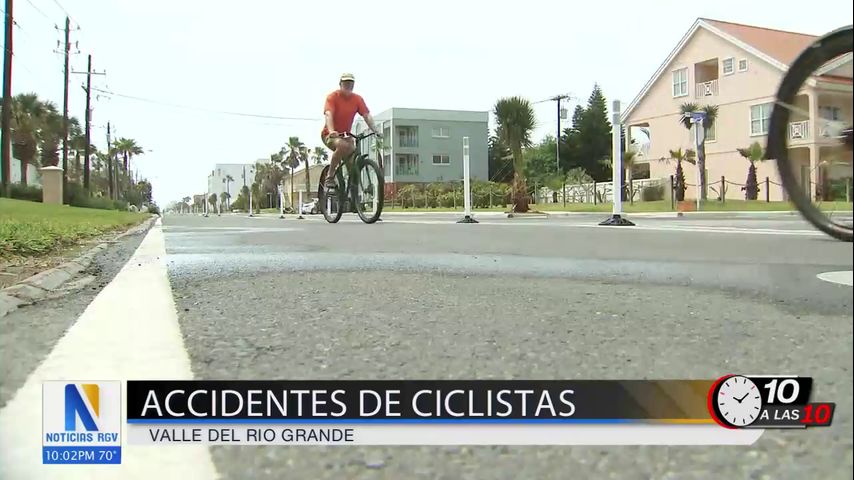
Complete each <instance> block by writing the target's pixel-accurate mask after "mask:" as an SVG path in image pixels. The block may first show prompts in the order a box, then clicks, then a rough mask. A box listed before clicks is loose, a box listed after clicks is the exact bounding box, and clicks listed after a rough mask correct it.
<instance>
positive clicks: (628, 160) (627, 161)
mask: <svg viewBox="0 0 854 480" xmlns="http://www.w3.org/2000/svg"><path fill="white" fill-rule="evenodd" d="M637 159H638V150H637V148H636V147H635V146H634V145H630V146H629V148H627V149H626V151H624V152H623V171H624V172H625V174H626V185H628V189H627V190H628V192H627V193H628V195H629V203H630V204H631V205H634V203H635V192H634V186H633V185H632V169H633V168H634V167H635V161H637Z"/></svg>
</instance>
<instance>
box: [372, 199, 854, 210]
mask: <svg viewBox="0 0 854 480" xmlns="http://www.w3.org/2000/svg"><path fill="white" fill-rule="evenodd" d="M820 207H821V209H822V210H826V211H851V203H846V202H824V203H822V204H821V205H820ZM612 208H613V207H612V206H611V203H610V202H609V203H599V204H596V205H594V204H592V203H567V204H566V206H564V204H563V203H544V204H539V205H531V206H530V209H531V211H540V212H610V211H611V210H612ZM383 211H384V212H462V211H463V209H462V208H457V209H453V208H400V207H395V208H384V209H383ZM474 211H476V212H506V211H508V207H492V208H476V209H474ZM623 211H624V212H626V213H645V212H672V211H675V210H674V209H672V208H671V206H670V201H664V200H659V201H655V202H635V203H634V205H632V204H630V203H628V202H624V203H623ZM700 211H706V212H743V211H756V212H794V211H796V209H795V206H794V205H793V204H791V203H789V202H764V201H761V200H758V201H747V200H727V201H726V203H721V202H718V201H707V202H704V203H702V204H701V205H700Z"/></svg>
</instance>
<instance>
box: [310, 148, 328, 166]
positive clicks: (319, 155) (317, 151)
mask: <svg viewBox="0 0 854 480" xmlns="http://www.w3.org/2000/svg"><path fill="white" fill-rule="evenodd" d="M328 159H329V153H328V152H327V151H326V149H325V148H323V147H314V164H315V165H321V164H323V163H325V162H326V160H328Z"/></svg>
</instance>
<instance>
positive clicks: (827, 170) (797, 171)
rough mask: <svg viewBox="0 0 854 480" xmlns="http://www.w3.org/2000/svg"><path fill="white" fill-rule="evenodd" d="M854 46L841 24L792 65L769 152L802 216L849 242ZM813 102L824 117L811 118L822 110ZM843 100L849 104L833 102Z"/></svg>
mask: <svg viewBox="0 0 854 480" xmlns="http://www.w3.org/2000/svg"><path fill="white" fill-rule="evenodd" d="M852 45H854V34H852V27H851V26H847V27H844V28H840V29H838V30H835V31H833V32H831V33H829V34H827V35H825V36H823V37H821V38H819V39H818V40H816V41H815V42H813V44H812V45H810V46H809V47H807V49H806V50H804V51H803V52H802V53H801V54H800V56H798V58H797V59H796V60H795V61H794V63H792V65H791V67H790V68H789V70H788V72H787V73H786V76H785V77H784V78H783V81H782V83H781V84H780V87H779V89H778V91H777V97H776V101H775V104H774V109H773V111H772V113H771V119H770V122H769V126H768V144H767V147H766V154H765V158H766V159H772V160H776V162H777V169H778V171H779V172H780V178H781V180H782V183H783V188H784V189H785V190H786V193H787V194H788V195H789V197H790V200H791V202H792V203H794V204H795V207H796V208H797V209H798V211H800V213H801V214H802V215H803V216H804V218H805V219H806V220H807V221H808V222H809V223H810V224H812V225H813V226H814V227H815V228H817V229H819V230H820V231H822V232H824V233H826V234H828V235H830V236H831V237H833V238H836V239H838V240H842V241H845V242H851V241H852V219H851V185H850V182H851V177H852V173H851V172H852V161H851V160H852V150H851V144H850V141H851V130H850V129H851V125H852V119H851V118H850V115H851V114H850V105H851V96H852V81H851V73H850V72H851V63H850V62H851V60H850V57H849V58H848V60H847V71H846V62H845V55H846V54H848V55H850V54H851V52H852ZM816 97H817V98H816ZM810 102H813V104H815V103H818V105H819V107H820V108H823V109H824V111H823V112H822V117H823V118H815V119H813V118H811V116H810V113H811V110H813V111H812V114H813V115H817V114H818V113H819V112H818V111H815V109H814V108H813V109H811V108H810V106H809V105H810ZM845 103H847V105H848V106H849V108H844V109H843V108H837V107H836V106H834V105H843V104H845ZM842 112H844V113H843V114H842V115H840V113H842ZM824 117H828V118H824ZM844 117H847V118H844ZM812 125H815V126H816V127H817V128H814V130H815V131H814V132H813V131H811V130H813V128H810V127H811V126H812ZM815 157H817V158H815ZM813 199H815V202H814V201H813ZM837 213H838V214H837Z"/></svg>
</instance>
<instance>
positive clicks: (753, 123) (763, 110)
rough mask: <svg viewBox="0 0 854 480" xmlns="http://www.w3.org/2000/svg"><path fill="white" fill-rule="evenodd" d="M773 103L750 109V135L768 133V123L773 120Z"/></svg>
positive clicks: (754, 106)
mask: <svg viewBox="0 0 854 480" xmlns="http://www.w3.org/2000/svg"><path fill="white" fill-rule="evenodd" d="M773 108H774V104H772V103H763V104H760V105H753V106H752V107H750V134H751V135H765V134H767V133H768V122H769V121H770V119H771V110H772V109H773Z"/></svg>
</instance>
